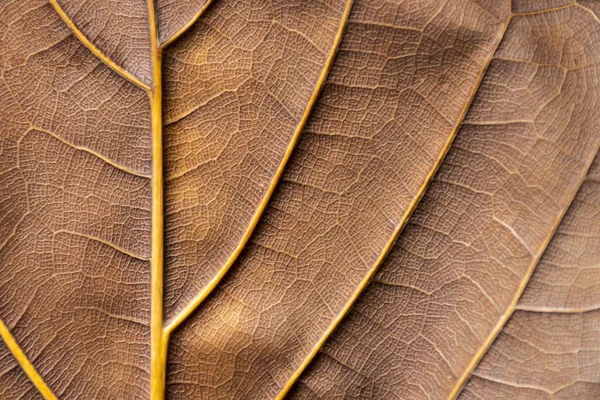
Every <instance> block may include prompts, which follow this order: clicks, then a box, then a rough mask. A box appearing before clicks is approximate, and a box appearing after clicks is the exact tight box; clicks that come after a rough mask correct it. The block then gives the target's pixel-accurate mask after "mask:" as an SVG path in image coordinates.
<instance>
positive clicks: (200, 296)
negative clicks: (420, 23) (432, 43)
mask: <svg viewBox="0 0 600 400" xmlns="http://www.w3.org/2000/svg"><path fill="white" fill-rule="evenodd" d="M353 2H354V0H349V1H348V2H347V3H346V8H345V9H344V13H343V15H342V18H341V20H340V25H339V27H338V31H337V33H336V36H335V38H334V42H333V45H332V48H331V52H330V53H329V56H328V58H327V61H326V62H325V65H324V67H323V70H322V71H321V75H320V76H319V80H318V82H317V85H316V87H315V90H314V91H313V94H312V96H311V98H310V100H309V102H308V105H307V107H306V109H305V110H304V114H303V115H302V118H301V119H300V122H299V124H298V126H297V127H296V130H295V131H294V134H293V135H292V139H291V141H290V143H289V145H288V147H287V149H286V151H285V154H284V155H283V158H282V160H281V163H280V164H279V167H278V168H277V171H276V172H275V175H274V176H273V179H272V180H271V183H270V184H269V187H268V188H267V191H266V193H265V196H264V197H263V199H262V201H261V202H260V204H259V206H258V207H257V210H256V212H255V213H254V215H253V216H252V219H251V220H250V224H249V225H248V228H247V229H246V232H244V235H243V236H242V239H241V240H240V242H239V243H238V245H237V247H236V248H235V249H234V251H233V252H232V253H231V255H230V256H229V257H228V258H227V260H226V261H225V263H224V264H223V265H222V266H221V268H220V269H219V271H218V272H217V274H216V275H215V276H214V277H213V278H212V279H211V281H210V282H209V283H208V284H207V285H206V286H205V287H204V288H202V290H200V292H198V293H197V294H196V296H194V298H193V299H192V300H191V301H190V302H189V303H188V304H187V305H186V306H185V307H184V308H183V310H181V311H180V312H179V314H177V315H176V316H175V317H174V318H173V320H172V321H171V322H169V324H167V326H166V327H165V335H166V337H167V338H168V337H169V335H170V334H171V332H173V330H175V329H176V328H177V327H178V326H179V325H180V324H181V323H182V322H183V321H185V319H186V318H187V317H189V316H190V314H191V313H192V312H194V310H195V309H196V308H197V307H198V306H199V305H200V304H201V303H202V302H203V301H204V300H205V299H206V298H207V297H208V295H209V294H210V293H211V292H212V291H213V290H214V289H215V288H216V287H217V285H218V284H219V282H221V280H222V279H223V277H224V276H225V275H226V274H227V271H229V269H230V268H231V266H232V265H233V263H234V262H235V260H236V259H237V258H238V256H239V255H240V253H241V252H242V250H243V249H244V247H245V246H246V243H247V242H248V240H249V239H250V236H251V235H252V232H253V231H254V228H255V227H256V225H257V224H258V221H259V220H260V217H261V216H262V213H263V211H264V210H265V208H266V206H267V204H268V202H269V200H270V198H271V195H272V194H273V192H274V191H275V187H276V186H277V182H279V179H280V178H281V175H282V174H283V171H284V169H285V166H286V164H287V162H288V160H289V159H290V157H291V155H292V152H293V151H294V148H295V146H296V143H297V142H298V139H299V138H300V133H301V132H302V130H303V129H304V126H305V125H306V122H307V121H308V117H309V116H310V113H311V111H312V108H313V106H314V105H315V103H316V101H317V98H318V97H319V93H320V92H321V89H322V88H323V85H324V83H325V79H326V78H327V75H328V74H329V70H330V69H331V65H332V64H333V60H334V58H335V54H336V53H337V49H338V47H339V45H340V41H341V39H342V35H343V33H344V28H345V26H346V22H347V21H348V16H349V15H350V9H351V8H352V3H353Z"/></svg>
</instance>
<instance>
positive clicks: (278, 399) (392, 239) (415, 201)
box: [276, 18, 510, 400]
mask: <svg viewBox="0 0 600 400" xmlns="http://www.w3.org/2000/svg"><path fill="white" fill-rule="evenodd" d="M509 21H510V18H507V19H506V21H505V22H504V26H503V29H502V30H501V32H500V34H499V36H498V38H496V43H495V44H494V48H493V49H492V51H491V52H490V55H489V57H488V58H487V60H486V62H485V63H484V64H483V65H482V68H481V70H480V72H479V75H478V78H477V81H476V82H475V84H474V85H473V88H472V89H471V93H470V94H469V98H468V101H467V102H466V103H465V105H464V106H463V108H462V110H461V113H460V116H459V118H458V119H457V121H456V123H455V124H454V128H453V129H452V132H451V133H450V135H449V137H448V139H447V141H446V143H445V145H444V148H443V149H442V151H441V153H440V155H439V157H438V159H437V160H436V163H435V165H434V166H433V168H432V169H431V171H430V172H429V174H428V175H427V177H426V179H425V181H424V183H423V185H422V186H421V188H420V189H419V191H418V193H417V194H416V195H415V197H414V198H413V200H412V202H411V203H410V205H409V207H408V208H407V211H406V212H405V214H404V216H403V217H402V219H401V220H400V222H399V223H398V225H397V226H396V228H395V229H394V232H393V233H392V235H391V237H390V239H389V240H388V242H387V243H386V245H385V246H384V248H383V249H382V252H381V253H380V255H379V257H378V258H377V260H375V263H374V264H373V266H372V267H371V269H370V270H369V271H368V272H367V274H366V275H365V277H364V278H363V280H362V281H361V282H360V284H359V285H358V286H357V288H356V290H355V291H354V292H353V293H352V295H351V297H350V299H349V300H348V302H347V303H346V305H345V306H344V308H343V309H342V311H341V312H340V314H339V315H338V317H337V318H336V319H335V320H334V321H333V322H332V324H331V325H329V327H328V328H327V329H326V330H325V332H324V333H323V335H322V336H321V338H320V340H319V341H318V342H317V343H316V344H315V346H314V347H313V349H312V350H311V352H310V353H309V354H308V355H307V357H306V358H305V359H304V361H303V362H302V364H301V365H300V367H299V368H298V369H297V370H296V371H295V372H294V374H293V375H292V376H291V377H290V379H289V380H288V381H287V382H286V384H285V386H284V387H283V389H282V390H281V391H280V392H279V394H278V395H277V397H276V400H283V399H284V398H285V396H286V395H287V394H288V393H289V391H290V390H291V389H292V387H293V385H294V384H295V383H296V381H297V380H298V379H299V378H300V376H301V375H302V373H303V372H304V371H305V370H306V368H308V366H309V365H310V363H311V362H312V360H313V359H314V358H315V357H316V356H317V354H318V353H319V351H320V350H321V348H322V347H323V345H324V344H325V342H326V341H327V340H328V339H329V337H330V336H331V335H332V334H333V332H334V331H335V330H336V328H337V327H338V326H339V325H340V324H341V322H342V320H343V319H344V318H345V317H346V315H347V314H348V312H349V311H350V309H351V308H352V307H353V306H354V304H355V303H356V301H357V300H358V298H359V297H360V295H361V294H362V293H363V291H364V290H365V289H366V287H367V286H368V284H369V282H370V281H371V279H372V278H373V276H374V275H375V273H376V272H377V270H378V269H379V267H380V266H381V264H382V263H383V261H384V260H385V258H386V256H387V254H388V253H389V251H390V250H391V249H392V247H393V245H394V243H395V242H396V239H397V238H398V236H399V235H400V233H401V232H402V230H403V229H404V227H405V226H406V222H407V221H408V218H409V217H410V215H411V214H412V213H413V211H414V210H415V208H416V207H417V204H418V203H419V201H420V200H421V197H422V196H423V194H424V193H425V191H426V189H427V187H428V186H429V183H430V182H431V180H432V179H433V176H434V175H435V173H436V172H437V170H438V168H439V167H440V165H441V164H442V161H443V160H444V157H445V156H446V153H447V152H448V149H449V148H450V146H451V145H452V142H453V141H454V137H455V136H456V133H457V132H458V130H459V129H460V127H461V125H462V121H463V120H464V118H465V116H466V114H467V111H468V110H469V107H470V106H471V103H472V102H473V99H474V98H475V94H476V93H477V90H478V89H479V86H480V85H481V81H482V80H483V77H484V75H485V73H486V71H487V68H488V67H489V65H490V62H491V60H492V57H493V55H494V53H495V52H496V49H497V47H498V46H499V45H500V42H501V41H502V37H503V36H504V32H506V29H507V27H508V23H509Z"/></svg>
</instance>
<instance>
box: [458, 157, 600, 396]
mask: <svg viewBox="0 0 600 400" xmlns="http://www.w3.org/2000/svg"><path fill="white" fill-rule="evenodd" d="M599 178H600V156H596V159H595V161H594V164H593V165H592V168H591V169H590V171H589V172H588V175H587V178H586V181H585V182H584V183H583V185H582V187H581V189H580V190H579V192H578V193H577V197H576V198H575V200H574V201H573V204H572V205H571V207H570V208H569V211H568V212H567V214H566V215H565V218H564V219H563V221H562V223H561V224H560V226H559V227H558V230H557V232H556V234H555V235H554V238H553V239H552V241H551V242H550V244H549V245H548V249H547V251H546V252H545V253H544V256H543V257H542V259H541V260H540V263H539V265H538V266H537V268H536V270H535V272H534V274H533V275H532V277H531V280H530V281H529V284H528V286H527V288H526V289H525V292H524V293H523V296H522V297H521V299H520V300H519V304H518V305H517V307H516V311H515V313H514V314H513V315H512V317H511V318H510V321H509V322H508V324H507V325H506V328H505V329H504V330H503V331H502V332H501V333H500V335H499V336H498V339H497V340H496V341H495V342H494V344H493V345H492V347H491V349H490V350H489V351H488V352H487V353H486V355H485V356H484V358H483V360H482V362H481V363H480V364H479V366H478V367H477V369H476V370H475V372H474V374H473V376H472V377H471V378H470V379H469V381H468V383H467V385H466V387H465V389H464V390H463V392H462V393H461V395H460V397H459V398H460V399H501V398H509V397H513V398H525V397H526V398H528V399H590V400H591V399H596V398H598V396H600V363H599V362H598V359H599V357H598V355H599V354H600V346H599V343H600V337H599V335H600V298H599V297H600V291H599V290H598V285H600V274H599V272H600V269H599V267H600V266H599V264H598V249H599V248H600V247H599V246H598V240H599V238H600V232H598V229H599V228H598V227H600V224H599V222H600V221H599V220H600V199H599V196H600V181H599Z"/></svg>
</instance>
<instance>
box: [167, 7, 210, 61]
mask: <svg viewBox="0 0 600 400" xmlns="http://www.w3.org/2000/svg"><path fill="white" fill-rule="evenodd" d="M211 3H212V0H207V1H206V3H204V5H203V6H202V7H200V9H199V10H198V11H197V12H196V14H194V16H193V17H192V18H191V19H190V20H189V21H188V22H187V23H186V24H185V25H184V26H182V27H181V29H179V30H178V31H177V32H175V33H174V34H173V36H171V37H170V38H168V39H167V40H165V41H164V42H162V43H161V45H160V46H161V47H162V48H163V49H164V48H165V47H167V46H169V45H170V44H172V43H173V42H174V41H175V40H177V39H178V38H179V37H180V36H181V35H183V34H184V33H185V32H187V30H188V29H190V27H191V26H192V25H194V24H195V23H196V21H198V19H199V18H200V16H201V15H202V14H204V11H206V9H207V8H208V6H209V5H210V4H211Z"/></svg>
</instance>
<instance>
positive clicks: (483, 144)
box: [295, 7, 600, 399]
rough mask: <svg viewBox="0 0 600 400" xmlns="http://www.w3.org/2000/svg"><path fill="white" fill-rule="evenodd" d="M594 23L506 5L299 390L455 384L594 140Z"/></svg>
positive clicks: (583, 15) (505, 312)
mask: <svg viewBox="0 0 600 400" xmlns="http://www.w3.org/2000/svg"><path fill="white" fill-rule="evenodd" d="M569 21H578V22H577V28H576V27H575V26H573V27H572V31H573V32H577V33H576V34H575V35H573V37H571V35H569V39H568V40H569V45H568V46H567V45H565V43H564V40H566V38H565V39H563V40H560V33H561V31H562V27H563V26H564V25H563V24H565V23H567V24H568V23H569ZM533 27H535V31H534V32H532V31H533ZM598 29H599V26H598V24H597V22H596V21H595V18H594V16H593V15H592V14H591V13H590V12H589V11H587V10H584V9H582V8H579V7H570V8H565V9H560V10H554V11H548V12H543V13H539V14H533V15H514V16H513V17H512V19H511V21H510V24H509V25H508V27H507V31H506V34H505V36H504V39H503V40H502V42H501V44H500V46H499V48H498V50H497V51H496V53H495V55H494V58H493V60H492V62H491V64H490V66H489V69H488V71H487V73H486V75H485V77H484V79H483V81H482V84H481V87H480V90H479V92H478V93H477V97H476V98H475V100H474V102H473V104H472V106H471V108H470V110H469V112H468V114H467V116H466V117H465V122H464V124H463V127H462V129H461V130H460V132H459V133H458V135H457V138H456V140H455V142H454V144H453V146H452V148H451V149H450V151H449V153H448V155H447V157H446V159H445V161H444V163H443V164H442V166H441V167H440V170H439V171H438V173H437V174H436V176H435V178H434V180H433V182H432V184H431V186H430V187H429V190H428V191H427V192H426V194H425V196H424V198H423V200H422V201H421V203H420V206H419V207H418V208H417V210H416V212H415V215H414V216H413V218H412V219H411V220H410V222H409V224H408V226H407V228H406V230H405V232H404V234H403V235H402V236H401V237H400V239H399V241H398V242H397V243H396V246H395V247H394V249H393V250H392V252H391V253H390V255H389V256H388V257H387V259H386V262H385V263H384V265H383V266H382V267H381V269H380V270H379V272H378V273H377V274H376V276H375V277H374V279H373V281H372V283H371V285H370V286H369V288H368V289H367V291H366V293H365V294H364V296H363V297H362V298H361V299H360V301H359V302H358V303H357V305H356V308H355V309H354V310H353V311H352V312H351V314H350V315H349V316H348V318H347V320H346V321H345V324H343V325H342V326H341V327H340V329H339V330H338V331H337V332H336V334H335V335H334V336H333V337H332V339H331V341H330V342H328V344H327V345H326V346H325V347H324V349H323V351H322V352H321V354H320V355H319V357H318V359H317V360H316V362H315V363H314V364H313V366H312V367H313V368H312V369H311V370H310V371H309V373H307V374H306V375H305V377H303V379H302V381H301V384H300V385H299V386H298V390H297V393H296V396H295V397H296V398H315V397H319V398H345V397H359V398H371V397H373V398H402V399H408V398H411V399H416V398H448V397H453V396H456V394H457V393H458V391H459V390H460V388H461V386H462V384H463V383H464V380H465V379H466V377H467V376H468V374H469V373H470V372H471V369H472V368H473V363H474V362H476V361H477V359H478V357H480V356H481V355H482V352H483V351H485V348H486V347H487V346H488V345H489V342H490V341H491V340H493V338H494V337H495V335H496V334H497V332H498V330H499V329H501V328H502V325H503V324H504V322H505V320H506V319H507V318H508V317H509V316H510V313H511V312H512V308H513V307H514V304H513V303H514V302H515V301H516V299H518V296H519V295H520V291H522V290H523V287H524V285H526V283H527V280H528V278H529V275H530V274H531V272H532V270H533V268H534V266H535V264H536V263H537V260H538V259H539V257H540V256H541V254H542V252H543V250H544V248H545V245H546V243H547V241H548V240H549V238H550V237H551V235H552V233H553V230H554V229H555V226H556V224H557V223H558V222H559V220H560V218H561V216H562V214H563V213H564V212H565V211H566V209H567V208H568V206H569V204H570V203H571V199H572V198H573V196H574V194H575V192H576V191H577V189H578V188H579V184H580V182H581V180H582V179H583V178H584V177H585V174H586V171H587V169H588V167H589V165H590V164H591V162H592V159H593V157H594V156H595V154H596V152H597V149H598V145H599V144H600V134H598V132H597V130H596V129H595V126H596V124H597V123H598V114H597V112H593V111H592V110H593V109H595V107H596V104H597V101H598V94H599V93H600V92H599V88H598V85H597V84H598V78H597V76H598V66H597V62H598V61H597V58H598V53H597V49H596V48H595V47H594V46H593V45H592V43H594V42H595V40H596V39H595V38H597V37H598ZM523 31H528V33H529V34H528V35H524V34H523ZM540 48H541V49H544V50H545V51H540V50H539V49H540ZM564 113H568V114H564ZM561 114H562V116H564V117H562V118H561V117H560V116H561ZM558 118H560V121H561V122H560V123H558V121H557V119H558ZM515 351H516V353H514V354H519V351H517V350H516V349H515ZM509 354H513V353H509ZM483 398H487V397H485V396H484V397H483ZM523 398H525V397H523Z"/></svg>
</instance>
